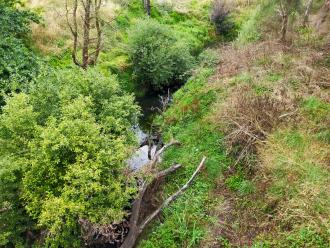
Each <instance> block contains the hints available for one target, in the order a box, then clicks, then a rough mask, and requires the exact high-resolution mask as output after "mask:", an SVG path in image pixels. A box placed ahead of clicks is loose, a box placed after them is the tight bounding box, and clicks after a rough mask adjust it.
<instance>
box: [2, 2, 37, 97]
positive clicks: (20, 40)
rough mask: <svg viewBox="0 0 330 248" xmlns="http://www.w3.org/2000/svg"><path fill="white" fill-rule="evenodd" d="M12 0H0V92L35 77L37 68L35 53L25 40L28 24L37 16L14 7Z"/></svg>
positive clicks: (28, 28) (35, 19) (18, 85)
mask: <svg viewBox="0 0 330 248" xmlns="http://www.w3.org/2000/svg"><path fill="white" fill-rule="evenodd" d="M15 2H17V1H8V0H7V1H4V2H2V3H0V58H1V60H0V87H1V89H2V90H4V91H10V90H12V88H13V87H14V88H18V89H20V87H21V84H22V83H26V82H27V81H30V80H31V79H32V78H33V77H34V76H35V74H36V71H37V67H38V63H37V58H36V56H35V55H34V54H33V53H32V52H31V51H30V50H29V49H28V48H27V46H26V44H25V43H26V40H27V36H28V34H29V33H30V27H29V25H30V23H31V22H38V20H39V19H38V17H37V16H36V15H35V14H33V13H32V12H30V11H25V10H21V9H17V8H15V7H14V6H15V5H14V3H15ZM14 83H17V85H15V84H14Z"/></svg>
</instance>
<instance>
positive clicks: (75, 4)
mask: <svg viewBox="0 0 330 248" xmlns="http://www.w3.org/2000/svg"><path fill="white" fill-rule="evenodd" d="M65 8H66V20H67V23H68V26H69V28H70V31H71V34H72V37H73V49H72V53H71V56H72V60H73V63H75V64H76V65H78V66H81V64H80V63H79V62H78V59H77V47H78V25H77V9H78V0H74V2H73V9H72V25H71V23H70V18H69V9H68V0H66V1H65Z"/></svg>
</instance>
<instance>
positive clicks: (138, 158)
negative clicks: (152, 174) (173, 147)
mask: <svg viewBox="0 0 330 248" xmlns="http://www.w3.org/2000/svg"><path fill="white" fill-rule="evenodd" d="M156 149H157V146H153V147H152V149H151V157H153V156H154V155H155V153H156ZM148 162H150V159H149V158H148V146H147V145H145V146H142V147H140V148H139V149H138V150H137V151H136V152H135V153H134V154H133V156H132V157H131V158H130V159H129V160H128V161H127V163H128V166H129V167H130V168H131V169H132V170H133V171H137V170H140V169H141V168H142V167H143V166H144V165H146V164H147V163H148Z"/></svg>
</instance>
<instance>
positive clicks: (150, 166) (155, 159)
mask: <svg viewBox="0 0 330 248" xmlns="http://www.w3.org/2000/svg"><path fill="white" fill-rule="evenodd" d="M173 145H180V142H179V141H177V140H174V139H172V140H171V141H170V142H169V143H167V144H165V145H164V146H163V147H162V148H161V149H159V150H158V151H156V153H155V155H154V157H153V158H152V160H151V161H150V162H149V163H148V165H146V166H145V167H147V168H148V169H154V168H155V165H156V164H157V163H159V161H160V156H161V155H162V154H163V153H164V151H165V150H166V149H167V148H169V147H170V146H173Z"/></svg>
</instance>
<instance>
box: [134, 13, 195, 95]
mask: <svg viewBox="0 0 330 248" xmlns="http://www.w3.org/2000/svg"><path fill="white" fill-rule="evenodd" d="M130 49H131V59H132V62H133V68H134V73H135V76H136V78H137V81H138V82H139V83H140V84H143V85H145V86H147V87H148V86H151V87H152V88H153V89H156V90H159V89H162V88H164V87H166V86H170V85H173V84H177V83H182V82H184V81H185V79H186V78H187V76H188V75H189V74H188V70H189V69H191V67H192V63H193V58H192V56H191V55H190V53H189V50H188V49H187V47H186V46H185V45H184V44H182V43H178V42H177V40H176V38H175V34H174V33H173V32H172V31H171V30H170V29H169V28H168V27H166V26H165V25H161V24H159V23H158V22H157V21H154V20H151V19H146V20H142V21H139V22H138V23H137V25H136V26H135V27H134V28H133V29H132V30H131V31H130Z"/></svg>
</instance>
